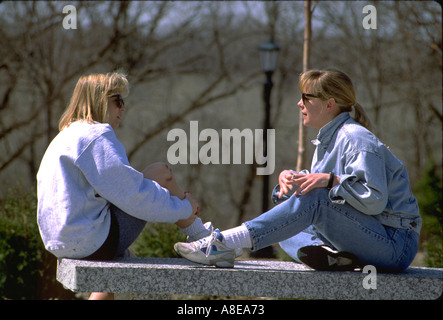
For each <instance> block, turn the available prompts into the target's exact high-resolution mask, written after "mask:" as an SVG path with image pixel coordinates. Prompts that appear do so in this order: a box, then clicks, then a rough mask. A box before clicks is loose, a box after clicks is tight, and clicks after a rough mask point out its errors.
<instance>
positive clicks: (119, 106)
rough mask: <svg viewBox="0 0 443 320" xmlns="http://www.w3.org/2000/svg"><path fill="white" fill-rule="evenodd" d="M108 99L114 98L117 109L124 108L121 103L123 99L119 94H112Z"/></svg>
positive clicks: (123, 103)
mask: <svg viewBox="0 0 443 320" xmlns="http://www.w3.org/2000/svg"><path fill="white" fill-rule="evenodd" d="M110 98H111V99H112V98H116V100H115V102H116V103H117V107H118V108H119V109H121V108H123V107H124V106H125V102H124V101H123V98H122V96H121V95H119V94H113V95H112V96H110Z"/></svg>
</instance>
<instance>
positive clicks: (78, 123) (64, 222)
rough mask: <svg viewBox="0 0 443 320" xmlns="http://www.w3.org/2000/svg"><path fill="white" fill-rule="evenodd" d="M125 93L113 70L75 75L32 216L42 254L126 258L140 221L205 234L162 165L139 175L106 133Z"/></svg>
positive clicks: (115, 123)
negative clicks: (162, 223)
mask: <svg viewBox="0 0 443 320" xmlns="http://www.w3.org/2000/svg"><path fill="white" fill-rule="evenodd" d="M128 92H129V85H128V80H127V79H126V76H125V75H123V74H121V73H109V74H92V75H87V76H83V77H81V78H80V79H79V80H78V82H77V85H76V86H75V89H74V92H73V95H72V98H71V101H70V104H69V106H68V108H67V109H66V111H65V113H64V114H63V116H62V118H61V120H60V125H59V129H60V133H59V134H58V135H57V136H56V137H55V138H54V140H53V141H52V142H51V144H50V145H49V147H48V149H47V150H46V152H45V155H44V157H43V159H42V162H41V165H40V168H39V171H38V174H37V188H38V189H37V193H38V212H37V219H38V225H39V229H40V234H41V237H42V239H43V242H44V244H45V247H46V249H47V250H49V251H50V252H51V253H53V254H54V255H55V256H56V257H58V258H74V259H89V260H110V259H114V258H116V257H119V256H124V255H128V247H129V246H130V245H131V244H132V242H133V241H134V240H135V239H136V238H137V237H138V235H139V234H140V232H141V231H142V229H143V227H144V226H145V223H146V221H151V222H169V223H175V224H177V225H178V226H179V227H180V228H181V229H182V231H183V232H184V233H185V234H187V235H188V236H189V237H190V239H193V240H196V239H199V238H201V237H202V236H206V235H209V234H210V233H211V231H212V229H211V230H209V229H207V228H206V227H205V226H203V224H202V221H201V220H200V218H198V217H197V215H198V214H199V212H198V211H199V208H198V201H197V200H195V199H193V198H192V197H191V195H190V194H189V193H188V192H187V193H185V192H183V190H182V189H181V188H180V187H179V186H178V185H177V183H176V180H175V179H174V175H173V174H172V171H171V169H170V168H169V167H168V166H167V165H166V164H164V163H154V164H152V165H149V166H148V167H147V168H146V169H144V170H143V171H142V172H139V171H137V170H135V169H134V168H133V167H131V165H130V164H129V162H128V159H127V156H126V153H125V149H124V147H123V145H122V144H121V143H120V142H119V141H118V140H117V137H116V135H115V133H114V130H116V129H117V128H118V127H119V125H120V121H121V120H122V117H123V114H124V112H125V110H126V107H125V104H124V101H123V97H124V96H126V95H127V94H128ZM91 297H92V298H112V294H109V295H106V294H99V293H97V294H93V295H91Z"/></svg>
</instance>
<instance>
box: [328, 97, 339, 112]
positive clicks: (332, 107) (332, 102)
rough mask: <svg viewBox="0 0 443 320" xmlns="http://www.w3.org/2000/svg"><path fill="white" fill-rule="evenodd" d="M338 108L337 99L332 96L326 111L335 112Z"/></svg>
mask: <svg viewBox="0 0 443 320" xmlns="http://www.w3.org/2000/svg"><path fill="white" fill-rule="evenodd" d="M336 110H337V104H336V103H335V99H334V98H330V99H329V100H328V104H327V106H326V112H328V113H331V112H335V111H336Z"/></svg>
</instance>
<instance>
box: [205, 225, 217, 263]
mask: <svg viewBox="0 0 443 320" xmlns="http://www.w3.org/2000/svg"><path fill="white" fill-rule="evenodd" d="M219 234H220V233H219V231H218V229H215V230H214V228H212V234H211V235H210V236H209V237H208V238H209V239H208V246H207V247H206V257H209V255H210V254H211V252H212V245H213V244H214V242H215V241H216V240H217V237H218V235H219Z"/></svg>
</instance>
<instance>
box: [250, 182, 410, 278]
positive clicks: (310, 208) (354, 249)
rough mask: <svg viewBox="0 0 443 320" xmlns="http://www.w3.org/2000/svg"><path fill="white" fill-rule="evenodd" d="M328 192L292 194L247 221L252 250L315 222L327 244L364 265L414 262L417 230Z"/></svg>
mask: <svg viewBox="0 0 443 320" xmlns="http://www.w3.org/2000/svg"><path fill="white" fill-rule="evenodd" d="M328 192H329V190H327V189H323V188H318V189H314V190H312V191H310V192H309V193H307V194H306V195H301V196H292V197H290V198H289V199H288V200H286V201H285V202H283V203H281V204H279V205H277V206H275V207H274V208H272V209H271V210H269V211H267V212H265V213H263V214H262V215H260V216H258V217H257V218H255V219H253V220H250V221H247V222H245V225H246V227H247V228H248V230H249V233H250V235H251V238H252V244H253V250H254V251H255V250H259V249H262V248H264V247H267V246H270V245H272V244H275V243H278V242H280V241H283V240H286V239H288V238H290V237H292V236H294V235H296V234H298V233H299V232H301V231H303V230H305V229H306V228H307V227H309V226H311V225H312V226H313V227H314V230H315V231H316V232H317V233H318V234H319V237H320V238H321V239H322V240H324V242H325V243H328V244H331V245H332V246H333V247H334V248H335V249H337V250H339V251H347V252H351V253H353V254H354V255H356V256H357V257H358V258H359V259H360V261H361V263H362V264H363V265H373V266H375V267H376V268H378V269H380V270H386V271H401V270H404V269H406V268H407V267H408V266H409V265H410V264H411V262H412V260H413V259H414V257H415V255H416V253H417V250H418V235H417V233H415V232H414V231H413V230H408V229H393V228H391V227H385V226H383V225H382V224H380V222H378V221H377V220H376V219H375V218H374V217H373V216H370V215H366V214H363V213H361V212H360V211H358V210H356V209H354V208H353V207H351V206H350V205H348V204H341V205H339V204H334V203H332V202H331V201H330V200H329V197H328Z"/></svg>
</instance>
